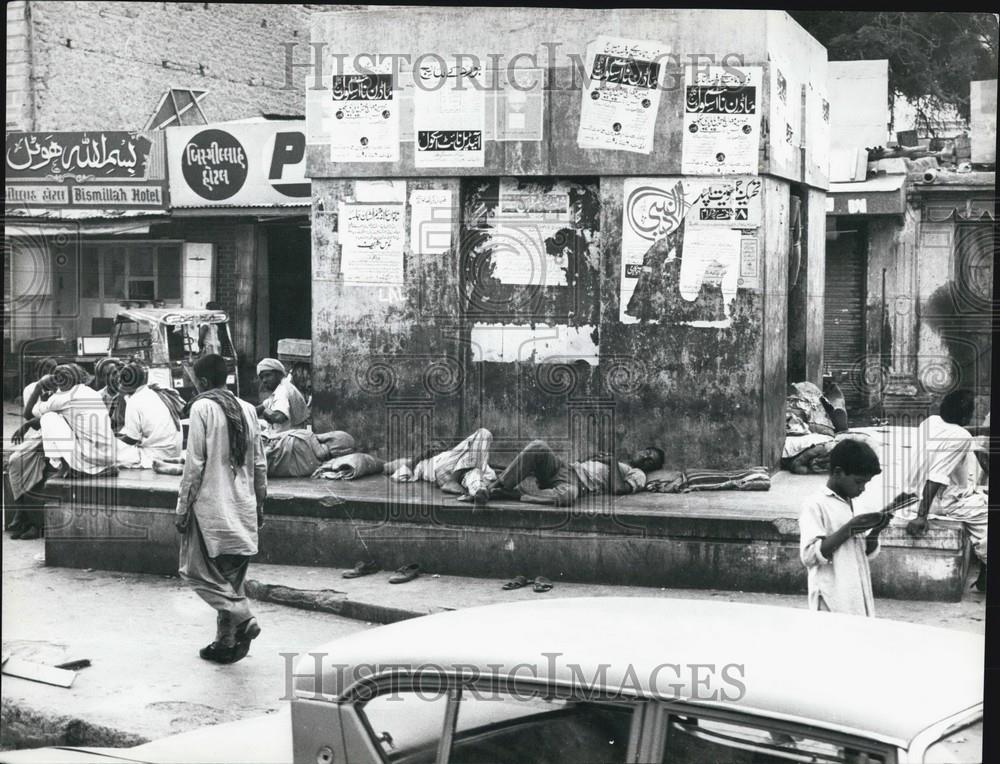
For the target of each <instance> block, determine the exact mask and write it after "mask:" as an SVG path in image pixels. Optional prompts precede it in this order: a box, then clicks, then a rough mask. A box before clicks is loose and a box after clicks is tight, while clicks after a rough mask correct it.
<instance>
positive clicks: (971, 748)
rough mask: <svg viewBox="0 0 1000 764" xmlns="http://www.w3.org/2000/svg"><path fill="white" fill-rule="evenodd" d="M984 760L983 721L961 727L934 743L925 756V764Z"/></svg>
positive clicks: (953, 763)
mask: <svg viewBox="0 0 1000 764" xmlns="http://www.w3.org/2000/svg"><path fill="white" fill-rule="evenodd" d="M982 760H983V721H982V719H980V720H979V721H978V722H976V723H975V724H970V725H969V726H967V727H961V728H959V729H957V730H955V731H954V732H950V733H948V734H947V735H945V736H944V737H943V738H941V739H940V740H938V741H937V742H936V743H934V744H933V745H932V746H931V747H930V748H928V749H927V752H926V753H925V754H924V763H925V764H966V762H970V761H982Z"/></svg>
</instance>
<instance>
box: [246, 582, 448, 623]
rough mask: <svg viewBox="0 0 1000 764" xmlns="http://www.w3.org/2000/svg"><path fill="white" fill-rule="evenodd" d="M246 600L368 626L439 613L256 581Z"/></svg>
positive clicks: (333, 591) (331, 591) (249, 587)
mask: <svg viewBox="0 0 1000 764" xmlns="http://www.w3.org/2000/svg"><path fill="white" fill-rule="evenodd" d="M245 587H246V593H247V596H248V597H250V598H251V599H255V600H258V601H259V602H271V603H273V604H276V605H285V606H286V607H294V608H299V609H300V610H314V611H317V612H320V613H332V614H334V615H339V616H341V617H343V618H351V619H353V620H355V621H367V622H369V623H381V624H387V623H397V622H398V621H406V620H409V619H410V618H419V617H420V616H422V615H430V614H431V613H432V612H444V611H445V610H447V608H440V609H439V610H424V611H420V610H407V609H405V608H395V607H388V606H386V605H379V604H377V603H374V602H361V601H359V600H352V599H349V598H348V596H347V595H346V594H345V593H344V592H339V591H337V590H336V589H293V588H291V587H289V586H281V585H280V584H265V583H263V582H261V581H257V580H255V579H247V581H246V583H245Z"/></svg>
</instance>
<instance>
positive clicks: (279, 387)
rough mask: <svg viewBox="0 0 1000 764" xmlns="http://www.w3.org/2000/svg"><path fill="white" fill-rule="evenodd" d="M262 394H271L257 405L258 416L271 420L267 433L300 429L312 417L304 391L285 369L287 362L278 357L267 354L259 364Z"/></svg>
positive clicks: (265, 429) (267, 425)
mask: <svg viewBox="0 0 1000 764" xmlns="http://www.w3.org/2000/svg"><path fill="white" fill-rule="evenodd" d="M257 377H258V378H259V380H260V390H261V395H262V396H263V395H266V396H267V397H266V398H264V400H262V401H261V403H260V405H259V406H257V416H258V417H260V418H261V419H262V420H264V422H266V423H267V424H266V425H264V427H263V429H264V432H265V435H266V434H272V435H273V434H277V433H279V432H285V431H287V430H298V429H302V428H303V427H305V425H306V422H308V421H309V406H308V405H306V399H305V398H303V397H302V393H300V392H299V390H298V388H297V387H295V385H293V384H292V379H291V377H289V376H288V375H287V374H286V373H285V366H284V364H283V363H281V361H279V360H278V359H277V358H265V359H263V360H262V361H261V362H260V363H258V364H257Z"/></svg>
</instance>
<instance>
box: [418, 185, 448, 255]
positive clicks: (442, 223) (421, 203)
mask: <svg viewBox="0 0 1000 764" xmlns="http://www.w3.org/2000/svg"><path fill="white" fill-rule="evenodd" d="M450 247H451V190H449V189H440V190H437V189H414V190H413V191H411V192H410V251H411V252H413V253H414V254H417V255H440V254H443V253H445V252H447V251H448V250H449V248H450Z"/></svg>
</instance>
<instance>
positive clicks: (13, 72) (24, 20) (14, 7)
mask: <svg viewBox="0 0 1000 764" xmlns="http://www.w3.org/2000/svg"><path fill="white" fill-rule="evenodd" d="M30 67H31V48H30V45H29V37H28V4H27V3H26V2H24V0H17V1H16V2H10V3H7V77H6V80H5V91H6V92H5V95H6V99H5V101H6V107H7V112H6V116H7V119H6V129H7V130H28V129H30V126H31V99H30V97H29V88H30V81H29V73H30Z"/></svg>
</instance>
